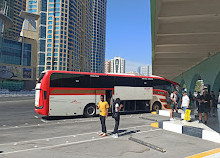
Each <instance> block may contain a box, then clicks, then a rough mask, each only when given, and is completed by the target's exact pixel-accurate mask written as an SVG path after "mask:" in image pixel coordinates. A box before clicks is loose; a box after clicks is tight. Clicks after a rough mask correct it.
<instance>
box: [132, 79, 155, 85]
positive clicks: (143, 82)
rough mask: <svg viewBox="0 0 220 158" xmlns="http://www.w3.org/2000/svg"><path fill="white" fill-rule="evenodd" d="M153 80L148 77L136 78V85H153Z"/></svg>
mask: <svg viewBox="0 0 220 158" xmlns="http://www.w3.org/2000/svg"><path fill="white" fill-rule="evenodd" d="M152 81H153V80H148V79H147V78H146V79H142V78H136V79H135V82H136V85H135V86H136V87H152Z"/></svg>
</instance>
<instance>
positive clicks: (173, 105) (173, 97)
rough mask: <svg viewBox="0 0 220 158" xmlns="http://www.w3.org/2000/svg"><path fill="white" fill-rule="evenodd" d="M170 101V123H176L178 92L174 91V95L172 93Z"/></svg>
mask: <svg viewBox="0 0 220 158" xmlns="http://www.w3.org/2000/svg"><path fill="white" fill-rule="evenodd" d="M170 99H171V104H170V108H171V111H170V121H174V120H175V119H174V117H173V112H174V109H175V110H176V111H177V109H176V108H177V107H176V106H177V90H174V91H173V93H171V95H170Z"/></svg>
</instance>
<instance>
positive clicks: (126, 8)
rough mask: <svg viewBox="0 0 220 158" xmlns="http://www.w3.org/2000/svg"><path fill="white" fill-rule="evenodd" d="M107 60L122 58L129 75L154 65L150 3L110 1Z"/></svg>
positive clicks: (108, 8) (146, 0) (129, 0)
mask: <svg viewBox="0 0 220 158" xmlns="http://www.w3.org/2000/svg"><path fill="white" fill-rule="evenodd" d="M106 23H107V24H106V60H110V59H113V58H114V57H115V56H120V57H122V58H124V59H125V60H126V72H128V71H137V68H138V66H141V65H148V64H151V59H152V58H151V54H152V53H151V48H152V45H151V15H150V0H108V1H107V22H106Z"/></svg>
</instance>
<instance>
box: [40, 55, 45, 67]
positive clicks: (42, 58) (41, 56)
mask: <svg viewBox="0 0 220 158" xmlns="http://www.w3.org/2000/svg"><path fill="white" fill-rule="evenodd" d="M44 64H45V54H44V53H39V55H38V65H44Z"/></svg>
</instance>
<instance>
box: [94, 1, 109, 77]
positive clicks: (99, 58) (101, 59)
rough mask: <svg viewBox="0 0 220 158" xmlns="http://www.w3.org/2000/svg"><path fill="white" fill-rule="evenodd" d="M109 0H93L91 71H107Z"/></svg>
mask: <svg viewBox="0 0 220 158" xmlns="http://www.w3.org/2000/svg"><path fill="white" fill-rule="evenodd" d="M106 8H107V0H93V37H92V38H93V39H92V55H91V71H92V72H97V73H104V71H105V37H106Z"/></svg>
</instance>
